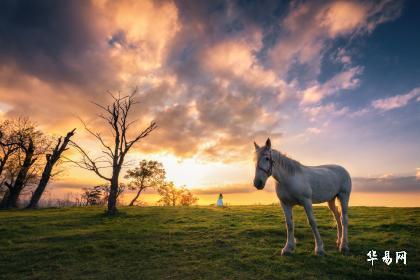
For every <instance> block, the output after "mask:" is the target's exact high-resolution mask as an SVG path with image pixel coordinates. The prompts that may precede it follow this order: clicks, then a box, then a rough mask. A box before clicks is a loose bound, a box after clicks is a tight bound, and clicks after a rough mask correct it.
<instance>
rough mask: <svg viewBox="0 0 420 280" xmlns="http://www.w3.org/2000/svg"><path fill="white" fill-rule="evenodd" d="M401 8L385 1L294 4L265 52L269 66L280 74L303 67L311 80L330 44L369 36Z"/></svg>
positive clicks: (398, 4) (396, 4)
mask: <svg viewBox="0 0 420 280" xmlns="http://www.w3.org/2000/svg"><path fill="white" fill-rule="evenodd" d="M401 6H402V5H401V3H392V1H387V0H385V1H364V2H362V1H321V2H318V1H307V2H293V3H292V4H291V6H290V11H289V13H288V15H287V16H286V17H285V18H284V19H283V20H282V22H281V23H280V25H281V26H282V27H283V28H284V30H283V32H281V35H280V38H279V40H278V41H277V44H276V45H275V46H274V47H273V48H271V49H270V50H269V52H268V56H269V58H270V62H269V64H270V65H271V66H272V67H274V68H275V69H276V70H277V71H280V73H282V74H285V73H287V72H288V70H289V69H290V68H291V67H293V65H296V64H297V65H299V64H301V65H306V66H307V67H308V68H309V71H308V73H307V75H308V76H309V78H314V77H316V76H318V74H319V73H320V67H321V60H322V57H323V52H324V50H325V49H326V46H327V44H328V43H329V42H330V41H331V40H333V39H336V38H340V37H344V36H360V35H364V34H366V33H370V32H372V31H373V30H374V29H375V27H376V26H377V25H378V24H380V23H383V22H386V21H390V20H393V19H395V18H396V17H398V16H399V14H400V12H401ZM299 74H300V75H301V74H302V73H301V72H300V73H299Z"/></svg>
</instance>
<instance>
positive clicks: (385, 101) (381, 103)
mask: <svg viewBox="0 0 420 280" xmlns="http://www.w3.org/2000/svg"><path fill="white" fill-rule="evenodd" d="M419 97H420V88H419V87H418V88H415V89H413V90H411V91H410V92H408V93H406V94H400V95H394V96H391V97H387V98H381V99H376V100H374V101H372V103H371V106H372V107H373V108H375V109H378V110H381V111H389V110H393V109H397V108H401V107H404V106H406V105H407V104H408V103H409V102H410V101H411V100H412V99H415V98H417V99H416V101H417V102H418V101H419Z"/></svg>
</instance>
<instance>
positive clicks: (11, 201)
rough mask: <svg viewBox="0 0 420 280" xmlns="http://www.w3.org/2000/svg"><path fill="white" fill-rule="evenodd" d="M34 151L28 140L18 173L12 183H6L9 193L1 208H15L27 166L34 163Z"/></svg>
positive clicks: (23, 185)
mask: <svg viewBox="0 0 420 280" xmlns="http://www.w3.org/2000/svg"><path fill="white" fill-rule="evenodd" d="M34 152H35V146H34V143H33V141H32V139H31V140H29V145H28V148H27V149H26V150H25V159H24V161H23V164H22V167H21V168H20V170H19V173H18V175H17V177H16V180H15V182H14V184H13V185H11V184H7V183H6V186H8V187H9V193H8V195H7V198H6V199H5V200H3V201H2V205H1V208H16V207H17V201H18V198H19V195H20V193H21V192H22V189H23V188H24V187H25V181H26V177H27V175H28V171H29V168H30V167H31V166H32V165H33V164H34V162H35V160H36V158H33V155H34Z"/></svg>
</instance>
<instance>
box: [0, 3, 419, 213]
mask: <svg viewBox="0 0 420 280" xmlns="http://www.w3.org/2000/svg"><path fill="white" fill-rule="evenodd" d="M419 12H420V3H419V2H418V1H414V0H413V1H387V0H383V1H245V0H243V1H241V0H238V1H218V0H215V1H162V0H159V1H158V0H156V1H148V0H144V1H134V0H120V1H107V0H92V1H78V0H63V1H52V0H51V1H18V0H17V1H8V0H5V1H0V118H2V119H4V118H12V117H17V116H21V115H24V116H29V117H30V118H31V119H33V120H34V121H36V122H37V123H38V124H39V126H40V127H41V128H42V130H43V131H44V132H46V133H48V134H52V135H62V134H64V133H65V132H67V131H69V130H71V129H72V128H74V127H76V128H77V134H76V136H75V141H77V142H78V143H80V144H81V145H82V146H84V147H86V148H87V149H89V151H91V152H92V153H99V152H100V150H99V144H98V143H96V142H95V141H94V139H91V138H89V136H88V134H87V133H86V132H85V131H83V126H82V125H81V123H80V120H79V118H82V119H83V120H85V121H86V122H87V123H88V124H89V126H91V127H95V128H97V129H98V130H105V129H106V127H105V126H104V125H103V124H102V123H101V122H100V120H99V119H98V118H97V117H96V113H97V108H96V107H95V106H94V105H93V104H92V101H93V102H97V103H101V104H106V103H107V102H110V97H109V95H108V94H107V91H112V92H119V91H120V92H121V94H129V93H130V92H132V91H133V89H134V88H137V89H138V95H137V98H138V100H139V101H140V103H139V105H138V107H137V108H136V109H135V111H134V112H133V118H135V119H139V122H138V127H137V129H141V128H142V127H144V126H145V125H146V124H148V123H149V122H150V121H151V120H155V121H156V123H157V125H158V129H157V130H156V131H154V132H153V133H152V134H151V135H150V136H149V137H148V138H146V139H144V141H142V142H141V143H139V145H137V146H136V147H135V150H133V152H132V153H131V155H130V157H129V161H130V162H132V163H133V164H135V162H138V161H140V160H141V159H156V160H159V161H162V162H163V164H164V166H165V168H166V170H167V177H168V179H169V180H173V181H174V182H175V183H176V184H177V185H179V186H180V185H185V186H187V187H188V188H190V189H192V190H193V191H194V192H195V193H197V195H198V196H199V197H200V199H201V203H204V204H206V203H209V202H211V201H213V200H216V199H217V196H216V194H217V193H218V192H223V193H226V194H227V197H226V199H227V200H229V199H230V201H231V202H232V203H233V204H253V203H270V202H275V201H276V197H275V194H274V193H273V187H272V185H273V182H272V181H270V182H269V184H268V187H267V188H266V189H265V190H264V191H262V192H256V191H255V190H254V189H253V186H252V178H253V175H254V168H255V167H254V162H253V157H254V147H253V141H254V140H255V141H257V143H259V144H263V143H264V141H265V139H266V138H267V137H270V138H271V140H272V143H273V147H274V148H275V149H277V150H280V151H281V152H283V153H286V154H287V155H289V156H290V157H292V158H294V159H296V160H298V161H300V162H301V163H302V164H305V165H319V164H326V163H336V164H340V165H343V166H344V167H345V168H346V169H347V170H348V171H349V172H350V174H351V176H352V178H353V183H354V187H353V190H354V192H355V194H354V197H355V199H354V203H353V204H354V205H356V204H361V205H366V204H369V203H370V204H371V203H372V201H373V202H374V204H375V203H376V202H377V203H376V204H377V205H390V206H406V205H409V206H420V203H419V202H417V201H420V200H419V199H417V198H420V144H419V140H418V139H420V129H419V127H420V106H419V105H420V52H419V50H420V33H419V32H418V26H420V17H418V13H419ZM69 153H70V154H71V155H70V156H75V157H76V156H77V155H74V154H72V151H69ZM99 182H100V180H99V179H98V178H97V177H95V175H94V174H90V173H89V172H87V171H84V170H80V169H78V168H76V167H74V166H66V167H65V172H64V173H63V175H62V176H61V178H57V179H56V180H55V182H54V184H55V185H54V188H56V189H59V190H60V191H61V193H62V194H63V193H65V192H71V191H77V190H78V189H79V188H80V187H81V186H86V185H92V184H96V183H99ZM54 188H53V187H51V188H50V189H52V190H51V191H54ZM127 195H129V194H127ZM153 195H154V194H153V193H151V194H149V196H150V197H153ZM358 196H359V197H364V198H363V199H362V198H360V199H356V198H357V197H358ZM213 197H214V199H213ZM384 197H387V198H384ZM414 198H415V199H414ZM150 201H151V198H150ZM370 204H369V205H370ZM376 204H375V205H376Z"/></svg>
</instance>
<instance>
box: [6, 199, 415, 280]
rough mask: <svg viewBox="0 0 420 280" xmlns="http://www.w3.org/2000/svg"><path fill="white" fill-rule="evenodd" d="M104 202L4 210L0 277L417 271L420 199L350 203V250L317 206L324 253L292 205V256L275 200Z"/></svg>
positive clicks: (411, 275)
mask: <svg viewBox="0 0 420 280" xmlns="http://www.w3.org/2000/svg"><path fill="white" fill-rule="evenodd" d="M102 213H103V209H101V208H61V209H41V210H35V211H33V210H31V211H29V210H18V211H2V212H0V278H1V279H77V278H83V279H319V278H325V279H327V278H328V279H367V278H372V279H419V278H420V274H419V272H418V270H419V269H420V255H419V253H420V249H419V248H420V246H419V245H420V242H419V241H420V238H419V233H420V216H419V214H420V208H373V207H351V208H350V212H349V213H350V215H349V216H350V228H349V239H350V248H351V254H350V256H342V255H340V254H339V253H338V252H337V251H336V248H335V238H336V231H335V225H334V223H333V219H332V215H331V214H330V212H329V210H328V209H327V208H326V207H317V208H315V215H316V217H317V220H318V225H319V229H320V232H321V235H322V237H323V240H324V244H325V249H326V253H327V256H326V257H323V258H319V257H315V256H314V255H313V247H314V245H313V237H312V233H311V231H310V228H309V226H308V224H307V221H306V217H305V215H304V212H303V209H302V208H300V207H296V208H295V209H294V216H295V227H296V229H295V232H296V238H297V241H298V244H297V249H296V253H295V255H293V256H291V257H281V256H280V250H281V248H282V246H283V244H284V241H285V226H284V221H283V213H282V212H281V209H280V208H279V207H278V206H236V207H228V208H223V209H221V208H212V207H190V208H188V207H184V208H182V207H176V208H170V207H167V208H161V207H145V208H122V209H121V213H120V214H119V215H118V216H117V217H114V218H108V217H106V216H104V215H103V214H102ZM369 250H376V251H377V252H378V253H379V257H380V258H381V257H382V255H383V252H384V251H385V250H390V251H392V254H391V256H392V257H395V253H394V252H395V251H400V250H406V251H407V265H406V266H404V265H402V264H395V262H393V263H392V264H391V265H390V266H387V265H385V264H384V263H383V262H382V261H381V260H379V261H377V262H375V264H374V266H373V267H372V266H371V265H370V263H368V262H367V261H366V258H367V257H366V254H367V252H368V251H369Z"/></svg>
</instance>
